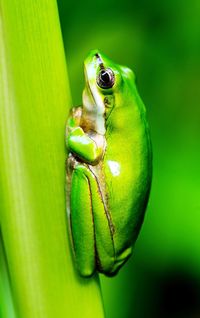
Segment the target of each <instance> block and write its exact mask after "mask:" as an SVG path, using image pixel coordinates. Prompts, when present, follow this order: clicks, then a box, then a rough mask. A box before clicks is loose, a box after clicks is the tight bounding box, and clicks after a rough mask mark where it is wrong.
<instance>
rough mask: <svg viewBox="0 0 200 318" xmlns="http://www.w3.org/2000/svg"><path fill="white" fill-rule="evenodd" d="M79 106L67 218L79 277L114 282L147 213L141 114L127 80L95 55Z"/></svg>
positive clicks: (71, 137)
mask: <svg viewBox="0 0 200 318" xmlns="http://www.w3.org/2000/svg"><path fill="white" fill-rule="evenodd" d="M84 73H85V88H84V91H83V101H82V103H83V105H82V106H80V107H74V108H73V109H72V110H71V114H70V117H69V119H68V122H67V128H66V143H67V148H68V158H67V212H68V216H69V224H70V233H71V234H70V237H71V242H72V247H73V248H72V250H73V253H74V256H75V261H76V265H77V268H78V271H79V273H80V274H81V275H82V276H84V277H89V276H91V275H93V274H94V272H95V271H98V272H101V273H104V274H105V275H107V276H113V275H115V274H116V273H117V272H118V270H119V269H120V267H121V266H122V265H123V264H124V263H125V262H126V261H127V259H128V258H129V256H130V255H131V252H132V246H133V244H134V242H135V240H136V238H137V235H138V232H139V230H140V227H141V224H142V222H143V218H144V212H145V209H146V205H147V201H148V197H149V191H150V184H151V175H152V173H151V171H152V155H151V153H152V152H151V142H150V137H149V129H148V124H147V119H146V110H145V107H144V104H143V103H142V101H141V99H140V97H139V95H138V92H137V89H136V86H135V76H134V73H133V72H132V71H131V70H130V69H129V68H127V67H125V66H121V65H118V64H115V63H114V62H113V61H112V60H110V59H109V58H108V57H107V56H106V55H104V54H102V53H101V52H99V51H98V50H93V51H91V52H90V53H89V54H88V56H87V58H86V59H85V61H84Z"/></svg>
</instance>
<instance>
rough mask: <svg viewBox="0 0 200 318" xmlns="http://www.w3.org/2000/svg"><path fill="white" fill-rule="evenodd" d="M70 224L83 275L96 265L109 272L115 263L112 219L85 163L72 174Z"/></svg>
mask: <svg viewBox="0 0 200 318" xmlns="http://www.w3.org/2000/svg"><path fill="white" fill-rule="evenodd" d="M71 223H72V233H73V242H74V249H75V255H76V262H77V266H78V269H79V271H80V273H81V275H83V276H90V275H92V274H93V272H94V271H95V269H96V267H97V269H98V270H99V271H101V272H104V273H106V272H109V271H110V270H111V268H112V267H113V265H114V246H113V240H112V233H111V228H110V224H109V219H108V216H107V214H106V211H105V206H104V203H103V199H102V195H101V189H100V188H99V185H98V182H97V180H96V177H95V176H94V174H93V173H92V172H91V171H90V169H89V168H87V167H86V166H84V165H78V166H76V168H75V170H74V172H73V175H72V190H71Z"/></svg>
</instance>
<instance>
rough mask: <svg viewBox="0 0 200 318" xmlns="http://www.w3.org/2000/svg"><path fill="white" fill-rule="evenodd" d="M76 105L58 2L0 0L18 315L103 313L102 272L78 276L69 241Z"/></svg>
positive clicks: (7, 208) (4, 173)
mask: <svg viewBox="0 0 200 318" xmlns="http://www.w3.org/2000/svg"><path fill="white" fill-rule="evenodd" d="M70 107H71V98H70V92H69V83H68V78H67V71H66V64H65V55H64V49H63V43H62V37H61V31H60V24H59V18H58V12H57V4H56V2H55V1H54V0H43V1H39V0H0V149H1V156H0V221H1V230H2V236H3V242H4V246H5V253H6V258H7V262H8V269H9V275H10V280H11V286H12V293H13V298H14V302H15V305H16V309H17V314H18V317H20V318H32V317H35V318H36V317H37V318H38V317H48V318H50V317H54V318H55V317H103V308H102V302H101V294H100V288H99V281H98V277H95V278H92V279H88V280H86V279H82V278H80V277H79V276H78V275H77V273H76V271H75V269H74V265H73V262H72V258H71V254H70V248H69V244H68V236H67V222H66V221H67V220H66V208H65V206H66V202H65V157H66V153H65V138H64V137H65V122H66V118H67V114H68V111H69V108H70ZM0 274H2V273H0ZM5 297H6V296H5Z"/></svg>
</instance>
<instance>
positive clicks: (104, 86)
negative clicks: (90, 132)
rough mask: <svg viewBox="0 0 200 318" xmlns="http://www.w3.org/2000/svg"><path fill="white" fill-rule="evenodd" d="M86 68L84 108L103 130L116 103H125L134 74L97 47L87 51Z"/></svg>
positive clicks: (99, 128) (99, 130)
mask: <svg viewBox="0 0 200 318" xmlns="http://www.w3.org/2000/svg"><path fill="white" fill-rule="evenodd" d="M84 71H85V82H86V86H85V89H84V91H83V109H84V110H85V111H86V112H87V114H90V117H91V118H92V117H93V118H94V121H96V123H97V126H98V127H97V129H96V130H97V131H98V132H99V133H102V134H104V133H105V121H106V120H107V119H108V117H109V115H110V114H111V112H112V110H113V109H114V108H115V107H118V106H120V105H122V99H123V96H125V95H127V92H126V90H127V88H128V86H129V82H131V83H133V82H134V74H133V72H132V71H131V70H130V69H129V68H127V67H124V66H120V65H118V64H116V63H114V62H112V60H110V59H109V58H108V57H107V56H106V55H104V54H102V53H101V52H99V51H98V50H93V51H91V52H90V53H89V54H88V56H87V57H86V59H85V61H84ZM126 84H128V85H126Z"/></svg>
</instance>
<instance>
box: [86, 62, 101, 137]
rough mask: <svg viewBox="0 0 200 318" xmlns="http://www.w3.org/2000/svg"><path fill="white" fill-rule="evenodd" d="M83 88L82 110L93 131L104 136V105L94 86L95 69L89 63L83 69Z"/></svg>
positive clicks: (95, 85)
mask: <svg viewBox="0 0 200 318" xmlns="http://www.w3.org/2000/svg"><path fill="white" fill-rule="evenodd" d="M84 74H85V83H86V85H85V88H84V91H83V109H84V111H85V112H86V114H87V117H88V120H89V121H91V123H92V126H93V127H94V128H95V131H96V132H97V133H99V134H101V135H104V134H105V104H104V99H103V98H102V96H101V94H100V92H99V90H98V88H97V84H96V68H94V65H93V64H92V63H91V65H88V66H87V67H86V66H85V67H84Z"/></svg>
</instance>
